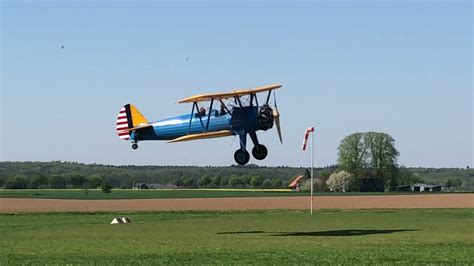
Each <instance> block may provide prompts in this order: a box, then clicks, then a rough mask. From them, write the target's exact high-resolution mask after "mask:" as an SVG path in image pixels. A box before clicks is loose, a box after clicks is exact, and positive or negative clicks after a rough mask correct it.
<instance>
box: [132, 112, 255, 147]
mask: <svg viewBox="0 0 474 266" xmlns="http://www.w3.org/2000/svg"><path fill="white" fill-rule="evenodd" d="M210 112H211V115H210V116H209V113H206V115H203V116H200V115H199V114H196V113H194V114H192V118H191V114H188V115H181V116H176V117H172V118H168V119H164V120H160V121H156V122H153V123H151V124H152V126H153V127H150V128H147V129H144V130H143V131H140V132H139V133H137V134H136V135H133V136H132V139H133V140H137V141H142V140H172V139H175V138H179V137H182V136H185V135H188V134H199V133H205V132H206V129H207V132H214V131H221V130H230V131H232V132H233V133H234V135H241V134H246V133H251V132H255V131H258V130H261V129H262V127H261V125H260V122H259V119H258V107H256V106H249V107H234V108H233V109H232V110H231V111H230V114H229V113H226V114H221V113H219V112H218V111H217V110H211V111H210Z"/></svg>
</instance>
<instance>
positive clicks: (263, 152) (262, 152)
mask: <svg viewBox="0 0 474 266" xmlns="http://www.w3.org/2000/svg"><path fill="white" fill-rule="evenodd" d="M267 154H268V150H267V147H265V146H263V145H262V144H259V145H258V146H254V147H253V149H252V155H253V157H254V158H255V159H257V160H263V159H265V158H266V157H267Z"/></svg>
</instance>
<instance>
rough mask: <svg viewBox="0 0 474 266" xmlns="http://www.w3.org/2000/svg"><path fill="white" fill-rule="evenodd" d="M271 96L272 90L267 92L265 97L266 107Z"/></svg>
mask: <svg viewBox="0 0 474 266" xmlns="http://www.w3.org/2000/svg"><path fill="white" fill-rule="evenodd" d="M271 95H272V90H269V91H268V95H267V102H266V103H265V104H267V105H268V102H269V101H270V96H271Z"/></svg>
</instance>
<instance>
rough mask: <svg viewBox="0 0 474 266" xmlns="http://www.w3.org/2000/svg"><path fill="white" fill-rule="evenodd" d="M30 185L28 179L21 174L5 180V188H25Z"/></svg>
mask: <svg viewBox="0 0 474 266" xmlns="http://www.w3.org/2000/svg"><path fill="white" fill-rule="evenodd" d="M27 186H28V179H26V178H24V177H21V176H18V175H16V176H12V177H9V178H7V180H6V181H5V188H9V189H25V188H27Z"/></svg>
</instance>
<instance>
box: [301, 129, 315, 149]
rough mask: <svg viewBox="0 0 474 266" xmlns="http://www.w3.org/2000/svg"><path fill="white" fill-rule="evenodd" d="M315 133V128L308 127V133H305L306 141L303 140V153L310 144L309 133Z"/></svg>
mask: <svg viewBox="0 0 474 266" xmlns="http://www.w3.org/2000/svg"><path fill="white" fill-rule="evenodd" d="M312 132H314V127H308V128H307V129H306V132H305V133H304V140H303V151H305V150H306V146H307V144H308V138H309V133H312Z"/></svg>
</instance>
